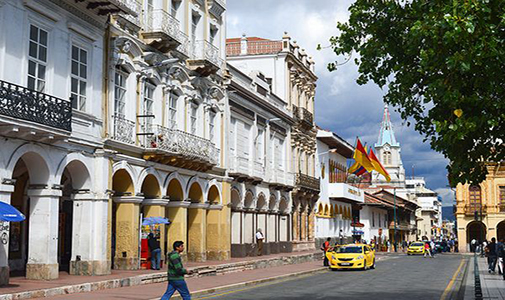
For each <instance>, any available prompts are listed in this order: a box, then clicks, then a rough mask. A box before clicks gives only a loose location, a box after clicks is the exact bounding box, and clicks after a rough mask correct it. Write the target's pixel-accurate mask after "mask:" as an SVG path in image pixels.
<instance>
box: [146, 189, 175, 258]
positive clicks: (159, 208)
mask: <svg viewBox="0 0 505 300" xmlns="http://www.w3.org/2000/svg"><path fill="white" fill-rule="evenodd" d="M142 204H143V205H144V206H145V208H144V213H145V216H144V218H148V217H165V212H166V205H167V204H168V200H167V199H144V201H143V202H142ZM169 220H170V221H172V220H171V219H170V218H169ZM159 226H160V239H159V242H160V248H161V253H162V255H161V260H164V258H165V255H163V254H164V253H167V249H165V233H166V231H167V230H166V226H167V225H164V224H160V225H159ZM171 250H172V249H170V251H171Z"/></svg>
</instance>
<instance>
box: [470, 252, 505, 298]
mask: <svg viewBox="0 0 505 300" xmlns="http://www.w3.org/2000/svg"><path fill="white" fill-rule="evenodd" d="M477 262H478V269H479V278H480V284H481V288H482V299H497V300H499V299H504V300H505V280H503V277H502V276H501V275H498V266H497V268H496V273H495V274H489V272H488V264H487V260H486V258H484V257H478V258H477ZM473 265H474V258H473V257H472V259H471V263H470V266H471V267H470V268H469V270H468V271H469V272H468V276H467V284H466V286H467V288H466V290H465V299H476V298H475V283H474V270H475V269H474V267H473ZM468 287H470V288H468Z"/></svg>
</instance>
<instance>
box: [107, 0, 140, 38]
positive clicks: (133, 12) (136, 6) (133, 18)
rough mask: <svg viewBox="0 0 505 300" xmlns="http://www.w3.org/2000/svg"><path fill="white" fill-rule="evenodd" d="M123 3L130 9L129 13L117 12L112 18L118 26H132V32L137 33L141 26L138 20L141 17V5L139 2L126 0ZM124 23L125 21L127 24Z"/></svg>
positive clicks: (137, 0)
mask: <svg viewBox="0 0 505 300" xmlns="http://www.w3.org/2000/svg"><path fill="white" fill-rule="evenodd" d="M124 3H125V4H126V6H127V7H128V8H129V9H130V12H125V11H122V12H119V13H118V14H116V15H114V16H113V18H115V19H116V20H117V21H118V22H119V23H120V24H124V25H130V26H131V25H133V26H134V29H133V30H134V31H138V30H139V29H140V26H141V25H142V24H141V18H140V16H141V15H142V3H141V2H140V1H139V0H127V1H124ZM124 21H127V24H125V22H124Z"/></svg>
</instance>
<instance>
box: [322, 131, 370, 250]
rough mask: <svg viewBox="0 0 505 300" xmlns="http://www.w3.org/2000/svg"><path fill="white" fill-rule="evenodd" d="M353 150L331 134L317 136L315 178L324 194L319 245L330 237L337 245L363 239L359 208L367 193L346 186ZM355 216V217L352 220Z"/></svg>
mask: <svg viewBox="0 0 505 300" xmlns="http://www.w3.org/2000/svg"><path fill="white" fill-rule="evenodd" d="M353 151H354V147H353V146H352V145H350V144H349V143H347V142H346V141H345V140H344V139H342V138H341V137H339V136H338V135H336V134H334V133H333V132H331V131H326V130H322V129H319V130H318V132H317V157H316V166H317V167H316V176H318V177H319V178H320V182H321V192H320V195H319V201H318V202H317V213H316V228H315V236H316V240H317V242H316V243H318V244H321V243H322V242H323V240H324V239H326V238H328V237H330V238H332V239H333V240H334V241H336V242H338V243H345V242H352V241H353V239H354V238H353V237H355V238H358V239H361V238H362V236H363V234H364V233H363V228H361V227H358V228H356V227H354V228H353V226H352V223H353V222H355V223H358V222H359V221H360V220H359V210H360V206H359V204H362V203H363V202H364V191H363V190H361V189H359V188H357V187H354V186H352V185H350V184H348V183H347V159H348V158H351V157H352V154H353ZM353 216H355V217H353Z"/></svg>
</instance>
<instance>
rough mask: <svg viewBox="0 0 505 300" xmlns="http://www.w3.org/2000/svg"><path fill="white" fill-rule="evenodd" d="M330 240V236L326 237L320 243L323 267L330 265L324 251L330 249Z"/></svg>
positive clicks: (326, 251)
mask: <svg viewBox="0 0 505 300" xmlns="http://www.w3.org/2000/svg"><path fill="white" fill-rule="evenodd" d="M330 241H331V238H327V239H326V241H325V242H324V243H323V244H322V245H321V250H323V254H324V259H323V266H325V267H328V266H329V265H330V262H329V260H328V257H327V256H326V253H328V251H329V250H330Z"/></svg>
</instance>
